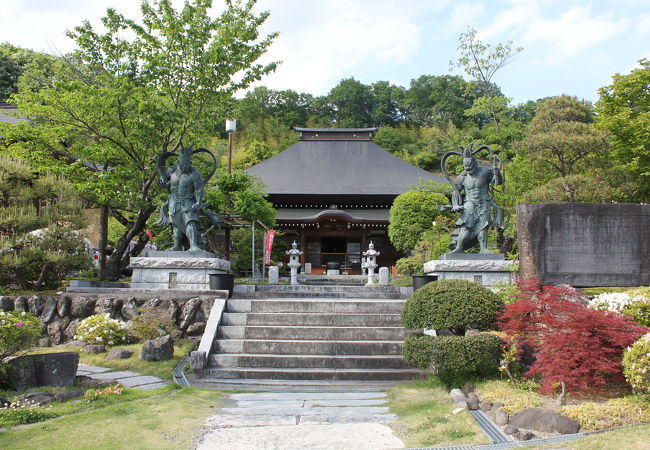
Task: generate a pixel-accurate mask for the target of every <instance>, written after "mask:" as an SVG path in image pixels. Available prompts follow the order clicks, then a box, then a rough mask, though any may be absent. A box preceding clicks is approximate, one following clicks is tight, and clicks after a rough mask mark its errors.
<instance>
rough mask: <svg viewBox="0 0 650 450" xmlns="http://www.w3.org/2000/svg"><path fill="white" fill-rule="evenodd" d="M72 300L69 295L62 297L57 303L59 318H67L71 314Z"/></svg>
mask: <svg viewBox="0 0 650 450" xmlns="http://www.w3.org/2000/svg"><path fill="white" fill-rule="evenodd" d="M70 303H71V299H70V297H68V296H67V295H60V296H59V298H58V299H57V301H56V312H57V313H59V317H67V315H68V314H70Z"/></svg>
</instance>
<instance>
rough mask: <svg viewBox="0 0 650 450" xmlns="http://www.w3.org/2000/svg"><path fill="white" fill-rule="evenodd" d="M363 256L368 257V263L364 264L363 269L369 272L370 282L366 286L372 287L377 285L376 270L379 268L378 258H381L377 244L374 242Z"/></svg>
mask: <svg viewBox="0 0 650 450" xmlns="http://www.w3.org/2000/svg"><path fill="white" fill-rule="evenodd" d="M363 256H365V257H366V262H365V263H363V267H364V268H365V269H366V270H367V271H368V282H367V283H366V286H372V285H373V284H375V268H376V267H377V256H379V252H378V251H377V250H375V244H373V243H372V241H370V245H368V251H366V252H363Z"/></svg>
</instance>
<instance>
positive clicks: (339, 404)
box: [197, 392, 404, 450]
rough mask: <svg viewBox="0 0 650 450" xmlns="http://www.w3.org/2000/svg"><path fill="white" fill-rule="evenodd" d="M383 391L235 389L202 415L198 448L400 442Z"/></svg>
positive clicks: (376, 446) (373, 445) (358, 446)
mask: <svg viewBox="0 0 650 450" xmlns="http://www.w3.org/2000/svg"><path fill="white" fill-rule="evenodd" d="M386 402H387V399H386V394H385V393H384V392H342V393H336V392H321V393H318V392H300V393H296V392H287V393H285V392H279V393H270V392H262V393H253V394H233V395H231V396H230V397H229V399H228V400H227V401H226V403H225V404H224V407H223V408H222V409H221V410H219V411H217V414H216V415H214V416H211V417H209V418H208V419H207V420H206V425H205V430H204V435H203V438H202V439H201V442H200V443H199V445H198V447H197V448H198V449H199V450H207V449H220V450H221V449H292V450H293V449H337V450H338V449H345V448H354V449H390V448H403V447H404V444H403V443H402V441H400V440H399V439H398V438H397V437H395V436H394V435H393V433H392V431H391V429H390V428H389V427H388V426H386V425H384V424H383V423H385V422H391V421H393V420H394V419H395V416H394V415H393V414H391V413H390V412H389V410H388V407H387V406H385V404H386Z"/></svg>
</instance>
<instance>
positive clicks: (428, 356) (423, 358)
mask: <svg viewBox="0 0 650 450" xmlns="http://www.w3.org/2000/svg"><path fill="white" fill-rule="evenodd" d="M433 339H435V338H434V337H433V336H427V335H426V334H412V335H410V336H407V338H406V339H405V340H404V346H403V347H402V355H403V356H404V359H405V360H406V364H408V365H409V366H411V367H417V368H418V369H430V368H431V361H432V359H433V343H432V342H433Z"/></svg>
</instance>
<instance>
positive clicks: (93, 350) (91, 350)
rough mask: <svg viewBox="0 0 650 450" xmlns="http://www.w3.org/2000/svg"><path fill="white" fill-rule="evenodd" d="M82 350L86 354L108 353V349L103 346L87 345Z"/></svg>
mask: <svg viewBox="0 0 650 450" xmlns="http://www.w3.org/2000/svg"><path fill="white" fill-rule="evenodd" d="M81 350H83V351H84V352H86V353H93V354H97V353H104V352H105V351H106V347H104V346H103V345H99V344H86V345H84V346H83V347H81Z"/></svg>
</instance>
